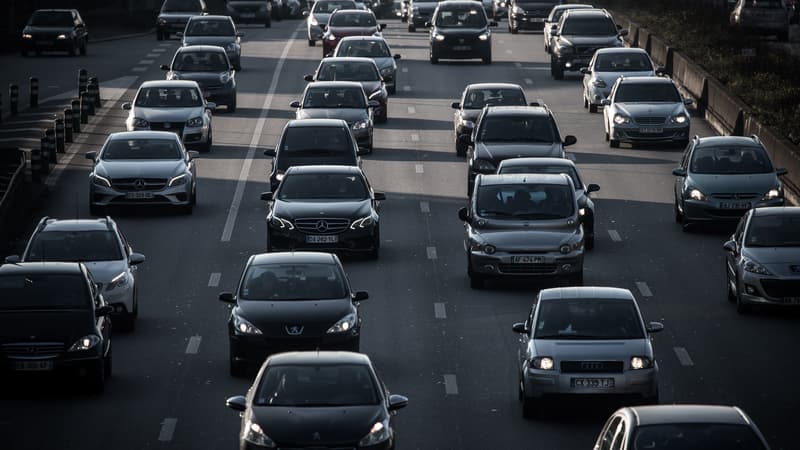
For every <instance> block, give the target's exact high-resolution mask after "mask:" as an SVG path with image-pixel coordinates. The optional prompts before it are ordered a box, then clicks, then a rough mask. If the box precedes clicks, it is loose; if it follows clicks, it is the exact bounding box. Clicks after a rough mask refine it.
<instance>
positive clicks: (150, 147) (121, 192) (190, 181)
mask: <svg viewBox="0 0 800 450" xmlns="http://www.w3.org/2000/svg"><path fill="white" fill-rule="evenodd" d="M196 157H197V152H195V151H186V149H185V148H184V146H183V144H182V143H181V141H180V139H179V138H178V136H176V135H175V133H168V132H166V131H123V132H119V133H111V134H110V135H109V136H108V138H107V139H106V141H105V143H104V144H103V147H102V148H101V149H100V151H99V152H97V151H90V152H86V159H89V160H91V161H92V170H91V172H90V173H89V211H90V212H91V214H92V215H100V214H102V213H103V212H104V210H105V209H106V208H108V207H111V206H117V205H119V206H122V205H167V206H174V207H177V208H180V210H181V211H182V212H184V213H186V214H191V213H192V209H193V208H194V205H195V204H196V203H197V168H196V165H195V161H194V160H195V158H196Z"/></svg>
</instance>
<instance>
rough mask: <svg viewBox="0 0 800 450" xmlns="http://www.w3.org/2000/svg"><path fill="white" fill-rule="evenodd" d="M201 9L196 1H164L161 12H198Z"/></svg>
mask: <svg viewBox="0 0 800 450" xmlns="http://www.w3.org/2000/svg"><path fill="white" fill-rule="evenodd" d="M202 10H203V8H202V7H201V6H200V2H199V1H198V0H165V1H164V6H162V7H161V11H162V12H200V11H202Z"/></svg>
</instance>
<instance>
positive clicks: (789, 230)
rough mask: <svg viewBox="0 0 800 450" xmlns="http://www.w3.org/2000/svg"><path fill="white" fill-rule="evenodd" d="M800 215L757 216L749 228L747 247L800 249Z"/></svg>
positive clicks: (751, 221) (753, 218)
mask: <svg viewBox="0 0 800 450" xmlns="http://www.w3.org/2000/svg"><path fill="white" fill-rule="evenodd" d="M799 230H800V214H791V215H790V214H776V215H755V216H753V217H752V218H751V219H750V225H749V226H748V227H747V236H746V237H745V245H746V246H747V247H800V231H799Z"/></svg>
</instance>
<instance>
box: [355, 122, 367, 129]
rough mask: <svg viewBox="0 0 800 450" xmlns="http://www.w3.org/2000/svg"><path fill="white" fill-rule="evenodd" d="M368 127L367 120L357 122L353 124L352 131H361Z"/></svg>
mask: <svg viewBox="0 0 800 450" xmlns="http://www.w3.org/2000/svg"><path fill="white" fill-rule="evenodd" d="M368 126H369V121H368V120H359V121H358V122H356V123H354V124H353V129H354V130H363V129H365V128H367V127H368Z"/></svg>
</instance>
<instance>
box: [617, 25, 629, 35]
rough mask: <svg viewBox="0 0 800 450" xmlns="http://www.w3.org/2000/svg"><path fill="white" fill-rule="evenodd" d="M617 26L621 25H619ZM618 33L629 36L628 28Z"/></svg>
mask: <svg viewBox="0 0 800 450" xmlns="http://www.w3.org/2000/svg"><path fill="white" fill-rule="evenodd" d="M617 26H619V25H617ZM617 34H618V35H619V36H627V35H628V30H619V33H617Z"/></svg>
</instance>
